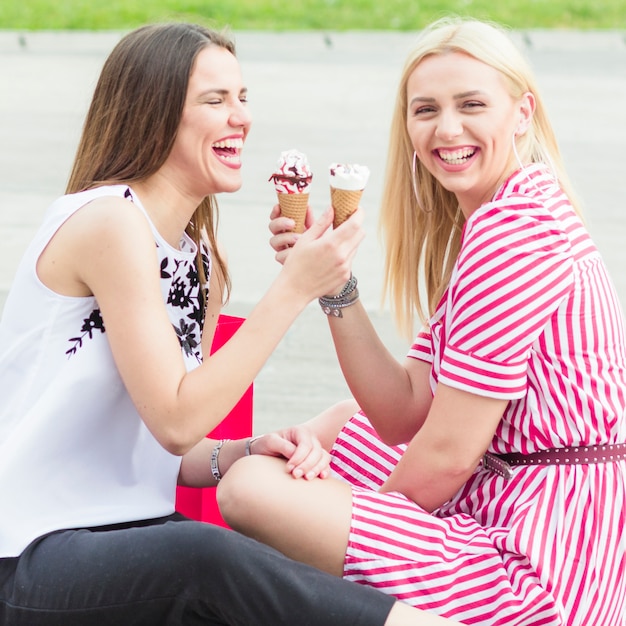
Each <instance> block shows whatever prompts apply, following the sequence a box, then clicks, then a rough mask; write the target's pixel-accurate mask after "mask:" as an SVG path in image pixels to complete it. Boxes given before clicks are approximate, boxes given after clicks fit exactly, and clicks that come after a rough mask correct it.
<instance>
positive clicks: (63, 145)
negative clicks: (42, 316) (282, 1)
mask: <svg viewBox="0 0 626 626" xmlns="http://www.w3.org/2000/svg"><path fill="white" fill-rule="evenodd" d="M235 35H236V40H237V44H238V52H239V58H240V60H241V63H242V66H243V71H244V79H245V81H246V83H247V84H248V87H249V90H250V108H251V110H252V113H253V116H254V120H255V121H254V125H253V129H252V132H251V134H250V138H249V141H248V143H247V145H246V149H245V154H244V156H245V165H244V186H243V188H242V190H241V191H240V192H238V193H237V194H235V195H233V196H230V197H226V196H225V197H223V198H221V199H220V206H221V223H220V232H221V239H222V241H223V243H224V244H225V246H226V248H227V250H228V251H229V257H230V264H231V270H232V275H233V283H234V291H233V296H232V302H231V304H230V305H229V307H228V309H227V311H226V312H228V313H231V314H240V315H244V316H245V315H247V314H248V313H249V311H250V310H251V308H252V306H253V305H254V303H255V302H256V301H258V299H259V298H260V297H261V295H262V294H263V293H264V291H265V290H266V288H267V287H268V285H269V284H270V282H271V281H272V279H273V278H274V276H275V275H276V273H277V271H278V266H277V265H276V263H275V261H274V260H273V254H272V252H271V250H270V248H269V246H268V244H267V240H268V237H269V233H268V230H267V216H268V214H269V210H270V208H271V206H272V204H273V203H274V201H275V199H274V193H273V190H272V186H271V185H270V184H269V183H268V182H267V178H268V176H269V174H270V172H271V170H272V168H273V166H274V163H275V160H276V158H277V156H278V154H279V152H280V151H281V150H285V149H287V148H292V147H296V148H298V149H300V150H302V151H304V152H306V153H307V154H308V156H309V158H310V161H311V164H312V167H313V171H314V174H315V177H314V183H313V189H312V194H311V202H312V205H313V207H314V208H315V209H316V211H321V210H322V209H323V208H325V206H326V205H327V204H328V202H329V195H328V189H327V184H326V176H325V172H326V166H327V165H328V163H330V162H331V161H343V160H345V161H352V162H359V163H364V164H367V165H369V166H370V168H371V170H372V177H371V180H370V183H369V185H368V188H367V189H366V191H365V193H364V195H363V201H362V204H363V207H364V208H365V210H366V213H367V224H366V227H367V230H368V237H367V239H366V241H365V242H364V243H363V245H362V246H361V249H360V251H359V254H358V256H357V259H356V261H355V266H354V272H355V275H356V276H357V277H358V278H359V289H360V291H361V294H362V298H363V301H364V303H365V305H366V307H367V308H368V309H369V310H370V311H371V312H372V316H373V321H374V323H375V325H376V327H377V328H378V329H379V331H380V333H381V336H382V337H383V339H384V340H385V342H386V343H387V345H388V346H389V347H390V349H391V350H392V352H393V353H394V354H395V355H396V356H397V357H398V358H402V356H403V355H404V353H405V350H406V342H405V341H404V340H403V339H400V338H399V337H398V336H397V334H396V332H395V329H394V326H393V323H392V322H391V319H390V315H389V311H388V310H387V309H382V310H381V309H380V308H379V299H380V290H381V276H382V252H381V249H380V246H379V241H378V238H377V234H376V226H377V214H378V209H377V207H378V205H379V202H380V195H381V186H382V178H383V173H384V163H385V157H386V142H387V131H388V126H389V121H390V113H391V108H392V104H393V99H394V94H395V85H396V82H397V78H398V76H399V72H400V69H401V66H402V64H403V62H404V57H405V55H406V52H407V51H408V50H409V49H410V47H411V43H412V41H413V39H414V37H415V35H414V34H413V33H389V32H384V33H342V34H337V33H304V34H295V33H281V34H273V33H254V32H246V33H236V34H235ZM119 37H120V34H119V33H24V34H21V33H16V32H6V31H5V32H0V96H1V97H0V240H1V241H2V245H1V246H0V306H1V304H2V302H3V300H4V294H5V293H6V290H7V289H8V287H9V286H10V283H11V280H12V276H13V272H14V270H15V266H16V264H17V262H18V259H19V257H20V255H21V253H22V250H23V249H24V247H25V246H26V244H27V242H28V241H29V240H30V238H31V236H32V234H33V231H34V229H35V228H36V226H37V224H38V223H39V221H40V219H41V215H42V213H43V211H44V209H45V208H46V206H47V205H48V203H49V202H51V201H52V200H53V199H54V198H55V197H56V196H58V195H60V194H61V193H63V188H64V185H65V181H66V177H67V174H68V172H69V167H70V164H71V160H72V157H73V152H74V149H75V145H76V142H77V139H78V135H79V133H80V129H81V125H82V120H83V116H84V113H85V110H86V107H87V105H88V103H89V99H90V97H91V93H92V90H93V87H94V84H95V80H96V79H97V76H98V73H99V71H100V68H101V66H102V63H103V61H104V59H105V57H106V55H107V54H108V53H109V51H110V50H111V48H112V47H113V46H114V45H115V43H116V42H117V41H118V40H119ZM515 37H516V39H517V40H518V42H519V43H520V45H521V46H523V47H524V49H525V50H526V52H527V54H528V56H529V58H530V61H531V63H532V64H533V66H534V68H535V70H536V73H537V76H538V80H539V84H540V88H541V89H542V90H543V95H544V98H545V101H546V104H547V106H548V110H549V111H550V113H551V116H552V120H553V123H554V126H555V128H556V130H557V134H558V136H559V138H560V141H561V147H562V150H563V154H564V157H565V160H566V163H567V165H568V168H569V172H570V175H571V177H572V179H573V181H574V183H575V185H576V188H577V189H578V192H579V195H580V196H581V197H582V199H583V201H584V204H585V206H586V217H587V221H588V224H589V227H590V230H591V232H592V234H593V236H594V238H595V240H596V242H597V244H598V246H599V247H600V250H601V252H602V253H603V255H604V257H605V258H606V261H607V264H608V265H609V268H610V270H611V271H612V275H613V278H614V280H615V282H616V284H617V286H618V290H619V293H620V297H621V299H622V302H623V303H624V304H625V305H626V273H625V272H624V271H623V268H624V267H625V266H626V188H625V186H624V178H625V177H626V149H625V146H626V108H625V107H624V102H626V39H625V34H624V33H622V32H605V33H595V32H590V33H579V32H554V31H528V32H518V33H515ZM347 394H348V391H347V387H346V386H345V383H344V382H343V379H342V377H341V373H340V371H339V369H338V367H337V363H336V359H335V356H334V353H333V350H332V344H331V341H330V338H329V333H328V330H327V328H326V320H325V318H324V316H323V315H322V314H321V313H320V311H319V308H318V307H317V305H316V304H313V305H311V306H310V307H309V308H308V309H307V310H306V311H305V312H304V314H303V315H302V316H301V318H300V319H299V320H298V321H297V322H296V324H295V325H294V326H293V327H292V329H291V330H290V331H289V333H288V334H287V336H286V337H285V339H284V340H283V342H282V343H281V345H280V346H279V348H278V349H277V351H276V352H275V354H274V355H273V356H272V357H271V358H270V360H269V361H268V363H267V365H266V367H265V368H264V370H263V371H262V372H261V374H260V375H259V376H258V378H257V380H256V387H255V430H256V431H257V432H261V431H265V430H267V429H270V428H275V427H279V426H282V425H286V424H290V423H294V422H296V421H299V420H302V419H305V418H307V417H309V416H311V415H312V414H314V413H316V412H317V411H319V410H321V409H322V408H324V407H325V406H327V405H328V404H331V403H332V402H335V401H336V400H339V399H342V398H343V397H345V396H346V395H347Z"/></svg>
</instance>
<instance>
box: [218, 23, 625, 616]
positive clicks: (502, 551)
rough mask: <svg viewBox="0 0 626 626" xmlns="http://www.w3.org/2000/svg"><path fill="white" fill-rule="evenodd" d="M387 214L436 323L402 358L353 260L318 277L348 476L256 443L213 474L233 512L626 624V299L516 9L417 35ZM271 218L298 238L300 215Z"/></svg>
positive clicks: (358, 560) (403, 304) (407, 303)
mask: <svg viewBox="0 0 626 626" xmlns="http://www.w3.org/2000/svg"><path fill="white" fill-rule="evenodd" d="M381 216H382V227H383V232H384V234H385V238H386V255H387V257H386V276H387V286H388V288H389V291H390V293H391V299H392V303H393V305H394V308H395V312H396V315H397V317H398V319H399V322H400V324H401V325H402V326H403V327H404V328H405V329H406V330H407V331H410V329H411V328H412V325H413V319H414V318H415V317H418V316H419V317H421V318H422V322H423V326H422V329H421V330H420V332H419V333H418V335H417V337H416V339H415V340H414V342H413V345H412V346H411V348H410V350H409V352H408V355H407V358H406V359H405V361H404V362H403V363H398V362H397V361H396V360H395V359H394V358H393V357H392V356H391V355H390V354H389V352H388V351H387V350H386V349H385V348H384V346H383V345H382V344H381V342H380V340H379V339H378V337H377V336H376V333H375V331H374V330H373V327H372V325H371V324H370V322H369V320H368V318H367V315H366V312H365V310H364V308H363V307H362V306H361V304H360V303H359V301H358V290H357V287H356V284H355V280H354V279H352V280H351V281H349V282H348V283H347V285H346V287H344V289H342V290H341V291H333V292H331V293H330V294H328V295H327V296H325V297H324V298H322V299H321V303H322V305H323V310H324V312H326V313H330V314H329V315H328V320H329V325H330V330H331V333H332V336H333V339H334V343H335V347H336V350H337V354H338V357H339V361H340V363H341V367H342V370H343V373H344V375H345V377H346V380H347V382H348V384H349V386H350V389H351V391H352V393H353V395H354V401H348V402H345V403H341V404H339V405H337V406H335V407H332V408H331V409H329V410H328V411H326V412H325V413H324V414H322V415H320V416H318V417H317V418H314V419H313V420H311V422H310V423H309V427H310V428H311V429H312V431H313V432H315V433H317V435H318V436H319V438H320V440H321V441H322V443H323V444H324V445H325V446H326V447H327V449H328V450H330V452H331V455H332V461H331V469H332V474H333V476H332V478H329V479H327V480H320V479H314V480H310V481H295V480H293V479H292V477H290V476H289V475H288V474H287V473H286V472H285V471H284V469H283V468H281V465H283V464H282V462H281V461H279V460H276V459H266V458H253V459H247V460H242V461H240V462H238V463H237V464H235V466H234V467H233V469H232V470H231V473H230V474H229V476H228V477H227V480H226V483H225V484H223V485H222V486H221V487H220V489H219V493H218V497H219V501H220V503H221V506H222V510H223V512H224V514H225V516H226V518H227V519H228V520H229V521H230V523H231V524H233V525H235V527H236V528H238V529H240V530H242V531H243V532H245V533H248V534H250V535H252V536H254V537H256V538H258V539H260V540H262V541H265V542H267V543H269V544H271V545H273V546H275V547H277V548H278V549H279V550H281V551H283V552H284V553H286V554H288V555H289V556H292V557H294V558H297V559H300V560H302V561H305V562H307V563H310V564H313V565H315V566H317V567H319V568H321V569H324V570H326V571H328V572H331V573H334V574H335V575H337V576H343V577H344V578H346V579H348V580H353V581H357V582H359V583H361V584H364V585H369V586H372V587H375V588H378V589H381V590H383V591H385V592H386V593H389V594H391V595H394V596H396V597H397V598H400V599H402V600H403V601H404V602H407V603H409V604H411V605H413V606H415V607H419V608H422V609H425V610H429V611H432V612H434V613H437V614H438V615H441V616H445V617H447V618H453V619H457V620H460V621H462V622H464V623H467V624H480V625H482V626H494V625H498V626H521V625H530V624H542V625H544V626H548V625H549V626H589V625H591V624H594V625H596V624H597V625H600V624H601V625H602V626H623V625H624V615H625V609H626V606H625V599H626V581H625V576H624V572H625V571H626V557H625V549H626V537H625V535H624V532H623V525H624V517H625V515H626V502H625V499H626V461H625V460H624V459H625V455H626V444H625V443H624V442H625V441H626V346H625V335H624V321H623V315H622V311H621V309H620V306H619V304H618V298H617V295H616V293H615V291H614V288H613V285H612V283H611V280H610V278H609V276H608V275H607V272H606V268H605V266H604V263H603V261H602V258H601V257H600V254H599V253H598V250H597V249H596V247H595V246H594V244H593V242H592V241H591V239H590V237H589V234H588V233H587V231H586V229H585V227H584V225H583V222H582V220H581V218H580V215H579V211H578V207H577V204H576V200H575V198H574V196H573V193H572V191H571V189H570V185H569V183H568V181H567V177H566V175H565V172H564V170H563V166H562V163H561V158H560V156H559V151H558V148H557V143H556V140H555V138H554V134H553V132H552V129H551V127H550V124H549V122H548V119H547V115H546V111H545V107H544V105H543V103H542V101H541V98H540V95H539V92H538V89H537V86H536V84H535V81H534V79H533V78H532V73H531V71H530V69H529V67H528V65H527V63H526V62H525V60H524V59H523V57H522V56H521V55H520V53H519V52H518V51H517V49H516V48H515V46H514V45H513V44H512V43H511V41H510V39H509V38H508V37H507V35H506V33H505V32H503V31H502V30H501V29H500V28H498V27H496V26H494V25H490V24H486V23H482V22H480V21H476V20H461V19H452V20H448V19H446V20H443V21H440V22H437V23H435V24H433V25H432V26H431V27H429V28H427V29H426V30H425V31H424V32H423V33H422V34H421V36H420V37H419V39H418V42H417V44H416V47H415V49H414V51H413V53H412V54H411V55H410V56H409V58H408V60H407V62H406V65H405V67H404V71H403V74H402V78H401V81H400V85H399V88H398V95H397V100H396V108H395V113H394V117H393V122H392V131H391V142H390V152H389V165H388V171H387V181H386V186H385V193H384V203H383V207H382V213H381ZM272 218H273V219H272V222H271V230H272V233H273V238H272V245H273V247H274V248H275V250H276V251H277V257H278V259H279V260H281V261H282V260H285V259H287V260H288V259H289V258H290V256H291V254H292V253H293V249H290V247H289V246H291V245H292V244H293V243H294V242H295V241H296V238H295V237H294V236H293V235H291V234H289V233H288V232H287V231H288V229H289V227H290V226H291V222H290V221H289V220H287V219H286V218H283V217H280V216H279V215H278V212H277V210H276V208H274V210H273V213H272ZM322 477H323V475H322Z"/></svg>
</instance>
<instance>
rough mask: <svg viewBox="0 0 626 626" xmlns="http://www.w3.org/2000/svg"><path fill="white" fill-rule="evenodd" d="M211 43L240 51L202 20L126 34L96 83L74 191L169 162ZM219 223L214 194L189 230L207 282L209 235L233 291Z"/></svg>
mask: <svg viewBox="0 0 626 626" xmlns="http://www.w3.org/2000/svg"><path fill="white" fill-rule="evenodd" d="M209 45H217V46H220V47H222V48H225V49H226V50H228V51H229V52H231V53H232V54H235V45H234V43H233V42H232V41H231V40H230V39H229V38H228V37H227V36H226V35H225V34H224V33H219V32H216V31H213V30H210V29H208V28H205V27H203V26H199V25H196V24H185V23H168V24H152V25H149V26H143V27H141V28H138V29H136V30H134V31H132V32H130V33H129V34H127V35H126V36H124V37H123V38H122V39H121V40H120V41H119V43H118V44H117V45H116V46H115V48H114V49H113V51H112V52H111V54H110V55H109V57H108V58H107V60H106V61H105V63H104V66H103V68H102V72H101V74H100V78H99V80H98V83H97V85H96V88H95V91H94V95H93V98H92V101H91V105H90V108H89V111H88V113H87V117H86V119H85V123H84V126H83V132H82V136H81V138H80V141H79V144H78V149H77V152H76V157H75V159H74V165H73V168H72V171H71V173H70V177H69V181H68V184H67V188H66V193H75V192H78V191H83V190H85V189H90V188H93V187H98V186H101V185H109V184H123V183H128V184H131V183H133V182H137V181H141V180H145V179H146V178H148V177H149V176H151V175H152V174H154V173H155V172H156V171H157V170H158V169H159V168H160V167H161V166H162V165H163V163H164V162H165V160H166V159H167V157H168V155H169V153H170V151H171V150H172V146H173V144H174V139H175V138H176V133H177V131H178V126H179V124H180V120H181V116H182V112H183V106H184V103H185V96H186V93H187V86H188V83H189V76H190V74H191V71H192V69H193V66H194V63H195V60H196V57H197V56H198V54H199V52H200V51H201V50H203V49H204V48H206V47H207V46H209ZM217 224H218V208H217V201H216V199H215V197H214V196H207V197H206V198H205V199H204V200H203V201H202V202H201V204H200V205H199V206H198V208H197V209H196V211H195V213H194V215H193V218H192V220H191V221H190V223H189V225H188V226H187V229H186V230H187V233H188V234H189V236H190V237H191V238H192V239H193V240H194V241H195V242H196V244H198V258H197V260H196V264H197V267H198V272H199V273H200V280H201V282H202V283H204V282H206V275H205V271H204V267H203V264H202V259H201V256H200V252H201V245H200V243H201V240H202V239H203V238H204V237H207V238H208V242H209V246H210V248H211V252H212V256H213V261H214V263H216V264H217V269H218V271H219V276H220V277H221V279H222V283H223V285H222V287H223V291H224V293H225V299H228V294H229V292H230V285H231V283H230V277H229V275H228V271H227V268H226V264H225V262H224V259H223V258H222V257H221V256H220V254H219V250H218V247H217V241H216V232H217Z"/></svg>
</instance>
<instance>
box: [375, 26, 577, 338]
mask: <svg viewBox="0 0 626 626" xmlns="http://www.w3.org/2000/svg"><path fill="white" fill-rule="evenodd" d="M450 51H456V52H463V53H465V54H468V55H470V56H472V57H474V58H475V59H478V60H479V61H481V62H483V63H486V64H487V65H490V66H491V67H493V68H495V69H496V70H498V71H499V72H501V74H502V75H503V77H504V79H505V81H506V84H507V85H508V88H509V93H510V94H511V96H512V97H514V98H520V97H521V96H522V94H524V93H526V92H531V93H532V94H533V95H534V97H535V104H536V108H535V112H534V115H533V119H532V124H531V127H530V128H529V129H528V131H527V132H526V133H524V135H523V136H520V137H519V138H517V140H516V143H517V151H518V153H519V155H520V159H521V161H522V162H523V164H524V165H525V164H528V163H537V162H539V163H545V164H547V165H549V166H550V167H551V169H552V171H553V173H554V174H555V176H556V178H557V179H558V181H559V184H560V185H561V187H562V188H563V190H564V191H565V193H566V194H567V195H568V196H569V199H570V201H571V202H572V205H573V206H574V208H575V209H576V210H577V211H578V212H579V213H580V208H579V206H578V202H577V200H576V198H575V196H574V193H573V190H572V187H571V184H570V182H569V180H568V178H567V175H566V173H565V169H564V166H563V163H562V159H561V155H560V151H559V147H558V144H557V141H556V138H555V135H554V132H553V130H552V126H551V125H550V122H549V120H548V116H547V112H546V109H545V106H544V104H543V101H542V99H541V97H540V95H539V92H538V89H537V85H536V82H535V79H534V77H533V75H532V72H531V69H530V67H529V65H528V63H527V62H526V60H525V59H524V57H523V56H522V54H521V53H520V52H519V51H518V50H517V48H516V47H515V45H514V44H513V42H512V41H511V39H510V38H509V37H508V35H507V33H506V31H505V30H504V29H503V28H501V27H499V26H497V25H495V24H491V23H487V22H482V21H479V20H474V19H464V18H443V19H441V20H438V21H437V22H434V23H433V24H432V25H431V26H430V27H428V28H427V29H425V30H424V31H423V32H422V34H421V35H420V37H419V39H418V41H417V44H416V46H415V47H414V49H413V51H412V52H411V53H410V54H409V56H408V58H407V60H406V62H405V65H404V68H403V70H402V74H401V78H400V83H399V86H398V91H397V96H396V104H395V109H394V113H393V118H392V122H391V133H390V141H389V155H388V160H387V171H386V176H385V185H384V191H383V198H384V202H383V205H382V207H381V213H380V226H381V233H382V235H383V240H384V243H385V251H386V252H385V255H386V256H385V275H384V293H385V294H389V296H390V299H391V303H392V305H393V309H394V315H395V319H396V323H397V324H398V326H399V327H400V329H401V330H402V331H403V333H404V334H405V335H407V337H409V338H411V336H412V333H413V330H414V329H413V323H414V318H415V315H416V314H417V316H418V317H419V318H420V320H421V321H422V323H425V322H426V321H427V319H428V317H429V316H430V315H432V314H433V313H434V312H435V307H436V306H437V304H438V302H439V299H440V298H441V296H442V295H443V292H444V291H445V289H446V287H447V285H448V282H449V280H450V276H451V274H452V269H453V266H454V263H455V261H456V258H457V256H458V253H459V250H460V245H461V232H462V229H463V225H464V223H465V218H464V216H463V214H462V212H461V211H460V209H459V206H458V201H457V199H456V196H455V195H454V194H453V193H451V192H449V191H447V190H446V189H444V188H443V187H442V186H441V184H440V183H439V182H438V181H437V180H436V179H435V178H434V176H432V174H430V172H429V171H428V170H427V169H426V168H425V167H424V166H423V165H422V163H420V162H419V160H417V162H416V167H415V177H413V172H412V161H413V146H412V144H411V140H410V138H409V135H408V131H407V122H406V120H407V82H408V80H409V77H410V76H411V74H412V73H413V70H414V69H415V68H416V67H417V66H418V65H419V63H420V62H421V61H422V60H423V59H424V58H426V57H428V56H431V55H436V54H445V53H446V52H450ZM422 282H423V285H422Z"/></svg>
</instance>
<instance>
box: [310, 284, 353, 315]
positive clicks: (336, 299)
mask: <svg viewBox="0 0 626 626" xmlns="http://www.w3.org/2000/svg"><path fill="white" fill-rule="evenodd" d="M356 285H357V280H356V278H355V277H354V276H350V280H349V281H348V282H347V283H346V284H345V285H344V287H343V289H342V290H341V291H340V292H339V293H338V294H337V295H336V296H322V297H321V298H320V299H319V303H320V306H321V307H322V311H324V313H326V315H332V316H333V317H343V313H342V312H341V309H345V308H346V307H347V306H352V305H353V304H354V303H355V302H356V301H357V300H358V299H359V290H358V289H357V288H356Z"/></svg>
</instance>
